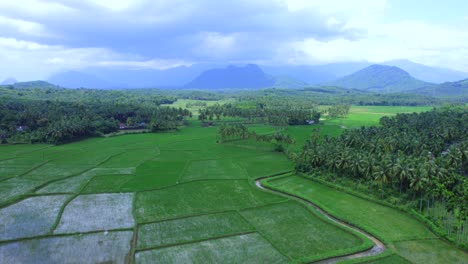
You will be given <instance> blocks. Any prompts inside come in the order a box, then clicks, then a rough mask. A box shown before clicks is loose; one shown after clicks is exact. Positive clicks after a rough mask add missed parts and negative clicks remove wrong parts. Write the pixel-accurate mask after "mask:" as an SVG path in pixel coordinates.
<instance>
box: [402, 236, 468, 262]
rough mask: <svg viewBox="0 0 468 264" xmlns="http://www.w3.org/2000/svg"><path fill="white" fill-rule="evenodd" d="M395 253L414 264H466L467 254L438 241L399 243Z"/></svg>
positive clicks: (467, 260)
mask: <svg viewBox="0 0 468 264" xmlns="http://www.w3.org/2000/svg"><path fill="white" fill-rule="evenodd" d="M395 247H396V252H397V253H398V254H400V255H401V256H403V257H405V258H406V259H408V260H410V261H411V262H414V263H454V264H455V263H460V264H462V263H467V262H468V254H466V253H464V252H463V251H461V250H457V249H456V248H454V247H453V246H451V245H449V244H447V243H446V242H443V241H441V240H439V239H434V240H417V241H401V242H397V243H395Z"/></svg>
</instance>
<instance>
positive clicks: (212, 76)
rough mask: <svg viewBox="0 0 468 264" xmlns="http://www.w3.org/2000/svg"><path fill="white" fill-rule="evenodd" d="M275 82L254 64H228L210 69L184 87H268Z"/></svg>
mask: <svg viewBox="0 0 468 264" xmlns="http://www.w3.org/2000/svg"><path fill="white" fill-rule="evenodd" d="M274 84H275V80H274V78H272V77H271V76H269V75H267V74H266V73H264V72H263V70H262V69H260V67H258V66H257V65H255V64H247V65H245V66H235V65H229V66H227V67H226V68H216V69H210V70H206V71H204V72H202V73H201V74H200V75H199V76H198V77H196V78H195V79H194V80H192V81H191V82H189V83H188V84H187V85H185V87H186V88H199V89H226V88H239V89H246V88H247V89H252V88H253V89H255V88H265V87H270V86H273V85H274Z"/></svg>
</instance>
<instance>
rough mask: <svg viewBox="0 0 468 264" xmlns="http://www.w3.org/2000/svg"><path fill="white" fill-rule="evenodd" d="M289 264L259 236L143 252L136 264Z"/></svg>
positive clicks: (234, 237) (217, 240) (222, 239)
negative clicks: (155, 261) (158, 263)
mask: <svg viewBox="0 0 468 264" xmlns="http://www.w3.org/2000/svg"><path fill="white" fill-rule="evenodd" d="M156 259H157V260H158V262H160V263H287V259H286V258H285V257H284V256H282V255H281V254H280V253H279V252H278V251H277V250H276V249H275V248H273V247H272V246H271V245H270V244H269V243H268V242H267V241H266V240H265V239H263V238H262V237H261V236H260V235H258V234H255V233H253V234H246V235H240V236H232V237H226V238H220V239H213V240H207V241H202V242H198V243H190V244H185V245H179V246H174V247H167V248H161V249H155V250H151V251H142V252H138V253H137V254H136V262H137V263H154V260H156Z"/></svg>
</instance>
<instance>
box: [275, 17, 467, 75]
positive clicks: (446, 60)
mask: <svg viewBox="0 0 468 264" xmlns="http://www.w3.org/2000/svg"><path fill="white" fill-rule="evenodd" d="M367 32H368V35H367V37H366V38H362V39H359V40H347V39H336V40H331V41H327V42H323V41H319V40H316V39H313V38H309V39H306V40H303V41H297V42H293V43H289V44H286V45H285V47H284V49H283V50H282V52H283V53H287V52H289V53H288V54H282V55H280V56H282V57H285V56H288V57H289V58H290V62H291V63H295V64H320V63H326V62H345V61H362V60H365V61H371V62H384V61H388V60H394V59H410V60H413V61H416V62H419V63H423V64H427V65H434V66H442V67H447V68H455V69H460V70H464V71H467V72H468V62H467V61H468V46H467V44H466V43H468V31H466V30H462V29H453V28H446V27H442V26H434V25H432V24H427V23H422V22H414V21H403V22H399V23H391V24H374V25H369V26H368V27H367Z"/></svg>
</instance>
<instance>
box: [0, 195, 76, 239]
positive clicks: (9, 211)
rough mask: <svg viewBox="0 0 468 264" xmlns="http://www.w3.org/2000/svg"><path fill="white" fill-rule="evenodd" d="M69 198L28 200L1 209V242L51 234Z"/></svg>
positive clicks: (59, 196)
mask: <svg viewBox="0 0 468 264" xmlns="http://www.w3.org/2000/svg"><path fill="white" fill-rule="evenodd" d="M69 197H70V196H69V195H50V196H41V197H35V198H28V199H25V200H23V201H21V202H18V203H16V204H14V205H12V206H9V207H6V208H3V209H0V240H12V239H18V238H25V237H34V236H39V235H45V234H47V233H49V232H50V231H52V227H53V226H54V223H55V221H56V219H57V217H58V215H59V211H60V207H61V206H62V204H63V203H64V202H65V201H66V199H68V198H69ZM31 219H34V221H31Z"/></svg>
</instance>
